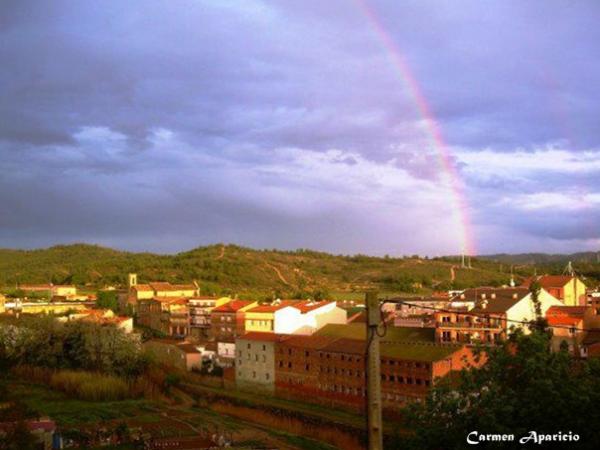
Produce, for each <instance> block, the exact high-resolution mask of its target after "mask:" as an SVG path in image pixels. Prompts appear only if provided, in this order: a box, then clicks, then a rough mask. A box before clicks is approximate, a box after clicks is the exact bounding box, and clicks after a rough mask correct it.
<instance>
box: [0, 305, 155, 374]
mask: <svg viewBox="0 0 600 450" xmlns="http://www.w3.org/2000/svg"><path fill="white" fill-rule="evenodd" d="M0 361H3V362H4V364H6V365H10V366H16V365H22V364H26V365H31V366H37V367H46V368H52V369H74V370H88V371H92V372H102V373H107V374H114V375H118V376H122V377H125V378H128V379H133V378H135V377H137V376H139V375H140V374H141V373H143V372H144V371H145V369H146V368H147V366H148V363H149V361H148V358H147V357H146V355H145V354H144V353H142V352H141V351H140V349H139V347H138V345H137V344H136V342H135V341H133V340H132V339H131V338H130V337H129V336H128V335H126V334H125V333H124V332H123V331H122V330H120V329H118V328H116V327H112V326H108V327H105V326H99V325H96V324H93V323H86V322H80V321H75V322H66V323H61V322H58V321H57V320H56V319H55V318H54V317H52V316H38V317H23V318H21V319H19V320H18V323H13V324H5V325H4V326H1V327H0Z"/></svg>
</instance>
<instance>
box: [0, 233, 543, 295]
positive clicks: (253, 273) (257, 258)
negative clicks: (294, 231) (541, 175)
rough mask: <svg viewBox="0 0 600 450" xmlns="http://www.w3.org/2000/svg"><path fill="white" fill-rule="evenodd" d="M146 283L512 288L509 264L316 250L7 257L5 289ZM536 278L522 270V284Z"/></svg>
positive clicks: (57, 251) (324, 289)
mask: <svg viewBox="0 0 600 450" xmlns="http://www.w3.org/2000/svg"><path fill="white" fill-rule="evenodd" d="M129 272H136V273H137V274H138V279H139V280H140V282H144V281H151V280H165V281H171V282H190V281H192V280H196V281H198V283H199V284H200V285H201V287H202V291H203V292H205V293H207V294H208V293H216V294H239V295H243V296H246V297H249V298H261V297H267V296H271V297H272V296H299V295H312V296H314V295H326V294H335V295H336V297H337V298H356V297H357V296H358V295H361V293H362V292H364V290H365V289H368V288H378V289H380V291H382V292H384V293H390V294H392V293H415V294H426V293H428V292H431V291H432V290H443V289H448V288H463V287H468V286H477V285H502V284H506V283H508V282H509V273H508V272H509V267H508V266H507V264H506V263H505V262H495V261H491V260H487V259H479V258H473V260H472V269H466V268H460V260H459V258H457V257H443V258H433V259H427V258H419V257H416V256H413V257H405V258H391V257H382V258H379V257H371V256H364V255H355V256H341V255H331V254H327V253H322V252H316V251H311V250H303V249H301V250H296V251H278V250H253V249H250V248H244V247H239V246H235V245H220V244H219V245H211V246H207V247H199V248H196V249H194V250H191V251H187V252H183V253H178V254H175V255H158V254H152V253H132V252H124V251H119V250H114V249H110V248H104V247H99V246H96V245H88V244H75V245H59V246H55V247H51V248H47V249H40V250H9V249H0V287H2V288H3V289H4V290H6V289H10V288H14V287H15V285H16V283H42V282H54V283H73V284H77V285H79V286H86V285H87V286H88V287H89V289H95V288H97V287H103V286H106V285H114V286H124V285H125V282H126V279H127V273H129ZM531 273H533V270H532V269H531V268H530V267H522V268H520V269H519V270H518V271H517V272H516V274H517V276H528V275H530V274H531Z"/></svg>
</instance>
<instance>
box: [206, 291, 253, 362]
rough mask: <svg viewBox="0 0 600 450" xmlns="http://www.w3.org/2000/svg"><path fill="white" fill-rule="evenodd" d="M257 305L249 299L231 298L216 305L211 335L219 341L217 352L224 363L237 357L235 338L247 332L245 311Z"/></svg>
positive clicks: (212, 316) (212, 317) (212, 318)
mask: <svg viewBox="0 0 600 450" xmlns="http://www.w3.org/2000/svg"><path fill="white" fill-rule="evenodd" d="M255 306H257V303H256V302H252V301H248V300H231V301H230V302H227V303H225V304H223V305H220V306H217V307H215V308H214V309H213V310H212V312H211V315H210V322H211V331H210V335H211V337H212V338H213V339H214V340H215V341H216V342H217V354H218V357H219V360H220V361H221V362H223V363H227V364H228V363H231V362H233V359H234V358H235V340H236V338H237V337H239V336H242V335H243V334H244V333H245V332H246V329H245V313H246V311H247V310H248V309H251V308H254V307H255Z"/></svg>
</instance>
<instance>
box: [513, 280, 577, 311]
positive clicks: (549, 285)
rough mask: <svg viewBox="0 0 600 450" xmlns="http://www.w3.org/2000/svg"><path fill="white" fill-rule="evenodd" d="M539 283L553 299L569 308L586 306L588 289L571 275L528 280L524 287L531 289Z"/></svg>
mask: <svg viewBox="0 0 600 450" xmlns="http://www.w3.org/2000/svg"><path fill="white" fill-rule="evenodd" d="M534 281H537V282H538V283H539V285H540V286H541V287H542V289H544V290H545V291H546V292H548V293H549V294H550V295H552V296H553V297H555V298H557V299H558V300H560V301H561V302H562V303H563V304H565V305H567V306H586V304H587V295H586V290H587V287H586V285H585V284H584V283H583V281H581V280H580V279H579V278H577V277H575V276H571V275H542V276H537V277H530V278H528V279H526V280H525V281H524V282H523V284H522V286H523V287H526V288H529V287H530V286H531V283H533V282H534Z"/></svg>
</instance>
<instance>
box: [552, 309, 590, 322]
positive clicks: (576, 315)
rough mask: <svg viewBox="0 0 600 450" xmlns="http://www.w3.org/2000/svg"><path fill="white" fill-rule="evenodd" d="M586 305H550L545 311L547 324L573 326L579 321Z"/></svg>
mask: <svg viewBox="0 0 600 450" xmlns="http://www.w3.org/2000/svg"><path fill="white" fill-rule="evenodd" d="M586 309H587V307H585V306H551V307H550V308H548V310H547V311H546V319H547V320H548V324H549V325H564V326H575V325H578V324H579V323H581V321H582V320H583V316H584V315H585V311H586Z"/></svg>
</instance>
